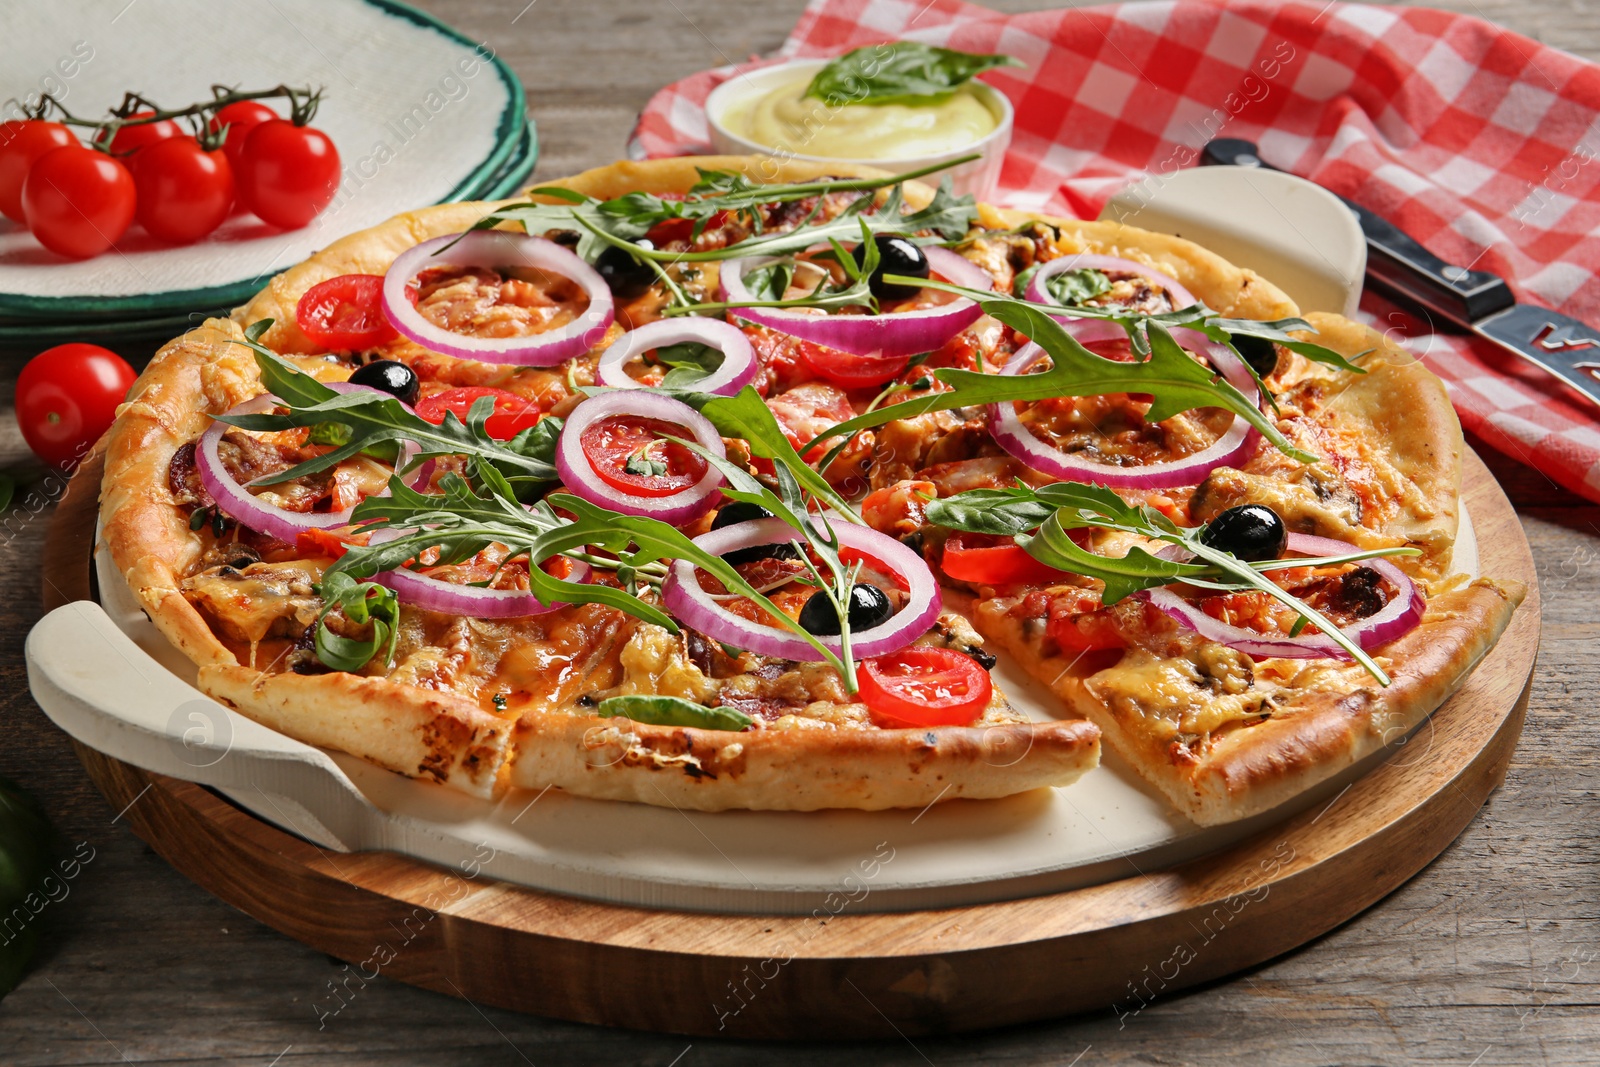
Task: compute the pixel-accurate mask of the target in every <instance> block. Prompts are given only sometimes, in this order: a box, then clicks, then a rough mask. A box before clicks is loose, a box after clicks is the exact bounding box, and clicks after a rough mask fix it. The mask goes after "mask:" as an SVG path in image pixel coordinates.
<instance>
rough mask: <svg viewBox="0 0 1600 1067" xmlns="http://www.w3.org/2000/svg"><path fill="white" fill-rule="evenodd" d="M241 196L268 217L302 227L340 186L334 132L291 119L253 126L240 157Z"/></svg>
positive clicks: (283, 224)
mask: <svg viewBox="0 0 1600 1067" xmlns="http://www.w3.org/2000/svg"><path fill="white" fill-rule="evenodd" d="M238 169H239V173H238V174H236V175H235V176H234V177H235V178H236V179H237V181H238V183H239V200H240V202H241V203H243V204H244V206H245V207H247V208H249V209H250V210H251V211H254V212H255V213H256V215H257V216H259V217H260V218H261V220H262V221H263V222H268V223H271V224H272V225H274V226H277V227H280V228H281V229H285V230H296V229H299V228H300V227H301V226H304V225H305V224H306V223H308V222H310V221H311V220H312V219H314V218H316V217H317V213H318V212H320V211H321V210H322V209H323V208H325V207H327V206H328V205H329V204H330V203H332V202H333V197H334V194H336V193H337V192H338V191H339V151H338V149H336V148H334V147H333V142H332V141H330V140H328V135H327V134H325V133H323V132H322V131H321V130H316V129H312V128H311V127H310V126H296V125H295V124H294V123H292V122H290V121H288V120H287V119H268V120H266V121H265V122H262V123H261V124H259V125H258V126H256V128H255V129H253V130H251V131H250V136H249V137H247V138H245V142H244V149H243V151H242V152H241V154H240V157H239V168H238Z"/></svg>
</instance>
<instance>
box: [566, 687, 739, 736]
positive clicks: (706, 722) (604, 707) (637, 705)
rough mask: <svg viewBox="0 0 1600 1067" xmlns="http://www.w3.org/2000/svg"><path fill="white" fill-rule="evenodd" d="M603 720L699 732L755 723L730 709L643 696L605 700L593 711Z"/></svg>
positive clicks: (675, 698) (665, 697) (728, 728)
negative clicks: (683, 727) (628, 721)
mask: <svg viewBox="0 0 1600 1067" xmlns="http://www.w3.org/2000/svg"><path fill="white" fill-rule="evenodd" d="M594 713H595V714H596V715H598V716H600V717H601V718H603V719H609V718H613V717H615V716H621V717H622V718H625V719H632V720H633V721H634V722H642V723H648V724H649V725H651V726H690V727H694V728H696V729H700V730H734V731H738V730H745V729H748V728H749V727H750V726H751V725H753V724H754V723H755V720H754V719H752V718H751V717H750V716H748V715H746V714H744V713H743V712H740V711H735V710H734V709H733V708H708V707H706V706H705V705H703V704H696V703H695V702H694V701H692V700H684V699H683V698H682V697H667V696H649V695H644V694H638V695H632V696H620V697H607V698H606V699H604V700H602V701H601V702H600V706H599V707H597V708H595V709H594Z"/></svg>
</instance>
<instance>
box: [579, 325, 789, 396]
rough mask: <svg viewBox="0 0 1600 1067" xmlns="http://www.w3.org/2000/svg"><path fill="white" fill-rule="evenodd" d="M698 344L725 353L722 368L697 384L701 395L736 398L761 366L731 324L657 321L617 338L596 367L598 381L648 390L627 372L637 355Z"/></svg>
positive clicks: (751, 349)
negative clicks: (671, 346)
mask: <svg viewBox="0 0 1600 1067" xmlns="http://www.w3.org/2000/svg"><path fill="white" fill-rule="evenodd" d="M684 341H698V342H700V343H701V344H703V345H708V346H710V347H711V348H715V349H716V350H717V351H719V352H721V353H722V366H720V367H718V368H717V369H716V370H715V371H713V372H712V373H711V374H710V375H709V376H707V377H706V378H704V379H702V380H701V381H700V382H699V383H697V384H696V385H695V390H696V391H697V392H701V393H715V394H716V395H718V396H733V395H734V394H735V393H737V392H738V391H739V390H741V389H743V388H744V387H745V386H747V385H749V384H750V383H751V382H752V381H753V380H755V376H756V374H757V372H759V371H760V370H761V364H760V363H758V362H757V361H756V350H755V349H754V348H752V347H751V346H750V338H748V337H746V336H745V335H744V331H743V330H741V329H739V327H737V326H735V325H733V324H732V323H731V322H724V321H722V320H721V319H707V318H702V317H698V316H694V317H687V318H681V319H657V320H656V321H655V322H651V323H647V324H646V325H644V326H641V327H639V328H638V329H637V330H629V331H628V332H627V333H625V334H623V335H622V336H621V337H619V338H617V340H616V342H615V343H614V344H612V346H611V347H610V348H608V349H606V351H605V354H604V355H603V356H601V357H600V363H599V365H598V366H596V367H595V380H597V381H598V382H599V383H600V384H601V385H607V386H610V387H611V388H613V389H646V388H649V387H648V386H646V385H645V384H644V383H643V382H637V381H634V380H633V379H632V378H630V377H628V372H627V371H625V370H624V369H623V366H624V364H626V363H627V362H628V360H630V359H632V358H633V357H634V356H642V355H644V354H645V353H646V352H648V351H650V350H651V349H652V348H660V347H662V346H663V345H675V344H681V343H682V342H684Z"/></svg>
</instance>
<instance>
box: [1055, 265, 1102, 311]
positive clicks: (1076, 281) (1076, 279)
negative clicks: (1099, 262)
mask: <svg viewBox="0 0 1600 1067" xmlns="http://www.w3.org/2000/svg"><path fill="white" fill-rule="evenodd" d="M1044 287H1045V291H1046V292H1048V293H1049V294H1050V296H1051V297H1052V298H1054V300H1055V302H1056V303H1058V304H1063V305H1065V306H1067V307H1076V306H1078V305H1079V304H1087V303H1088V302H1089V301H1091V300H1093V299H1094V298H1095V297H1097V296H1103V295H1105V294H1106V293H1109V292H1110V291H1111V279H1110V278H1108V277H1106V276H1105V274H1104V273H1102V272H1101V271H1097V270H1092V269H1090V268H1088V267H1083V268H1081V269H1079V270H1064V271H1062V272H1061V273H1060V274H1052V275H1051V276H1050V277H1048V278H1046V279H1045V282H1044Z"/></svg>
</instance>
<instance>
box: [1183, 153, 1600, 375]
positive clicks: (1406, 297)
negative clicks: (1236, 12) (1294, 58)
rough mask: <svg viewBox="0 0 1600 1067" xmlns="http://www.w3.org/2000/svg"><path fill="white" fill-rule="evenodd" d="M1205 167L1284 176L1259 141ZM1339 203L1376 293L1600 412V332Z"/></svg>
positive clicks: (1208, 159)
mask: <svg viewBox="0 0 1600 1067" xmlns="http://www.w3.org/2000/svg"><path fill="white" fill-rule="evenodd" d="M1200 163H1201V165H1202V166H1219V165H1220V166H1236V167H1260V168H1263V169H1265V170H1276V169H1277V168H1276V167H1272V166H1270V165H1268V164H1267V163H1266V161H1264V160H1263V159H1262V158H1261V155H1260V152H1259V151H1258V150H1257V148H1256V146H1255V145H1254V144H1253V143H1252V142H1250V141H1244V140H1240V139H1238V138H1234V137H1219V138H1218V139H1216V140H1214V141H1212V142H1210V143H1209V144H1207V145H1206V146H1205V148H1204V149H1203V150H1202V151H1201V153H1200ZM1339 199H1340V200H1341V201H1343V202H1344V203H1345V205H1346V206H1348V207H1349V208H1350V210H1351V211H1352V212H1354V213H1355V216H1356V220H1357V221H1358V222H1359V223H1360V224H1361V232H1362V233H1363V234H1365V235H1366V238H1367V280H1368V282H1369V283H1370V284H1371V285H1372V287H1373V288H1374V289H1376V290H1377V291H1378V292H1381V293H1383V294H1384V295H1385V296H1389V297H1393V298H1396V299H1398V300H1400V301H1402V302H1405V303H1409V304H1416V305H1420V306H1421V307H1422V308H1423V309H1424V310H1426V311H1427V312H1428V313H1429V315H1430V316H1437V317H1439V318H1442V319H1444V320H1446V321H1448V322H1451V323H1454V324H1455V325H1456V326H1459V327H1461V328H1462V329H1464V330H1470V331H1472V332H1473V333H1475V334H1477V335H1478V336H1479V337H1482V338H1484V339H1485V340H1488V341H1493V342H1494V343H1495V344H1498V345H1499V346H1500V347H1502V348H1504V349H1505V350H1506V351H1508V352H1510V353H1512V354H1513V355H1515V356H1517V357H1518V358H1520V359H1524V360H1527V361H1528V362H1530V363H1533V364H1534V365H1536V366H1538V367H1540V368H1542V369H1543V370H1545V371H1548V372H1549V373H1551V374H1553V375H1555V376H1556V377H1558V378H1560V379H1561V380H1562V381H1563V382H1565V383H1566V384H1568V385H1569V386H1571V387H1572V388H1573V389H1575V390H1577V391H1578V392H1579V393H1581V394H1582V395H1583V397H1584V399H1586V400H1588V401H1589V402H1590V403H1591V404H1596V405H1600V331H1596V330H1595V329H1594V328H1592V327H1590V326H1588V325H1586V324H1584V323H1582V322H1579V321H1578V320H1577V319H1575V318H1572V317H1571V316H1570V315H1563V314H1561V312H1559V311H1549V310H1547V309H1545V308H1541V307H1535V306H1534V305H1532V304H1519V303H1517V302H1516V298H1515V297H1513V296H1512V293H1511V288H1510V287H1509V286H1508V285H1506V283H1505V279H1503V278H1501V277H1500V276H1499V275H1497V274H1491V273H1490V272H1488V271H1483V270H1467V269H1466V268H1464V267H1458V266H1455V265H1454V264H1451V263H1446V262H1445V261H1444V260H1442V259H1440V258H1439V257H1438V256H1436V255H1434V254H1433V253H1432V252H1429V251H1428V250H1427V249H1426V248H1423V247H1422V245H1421V244H1419V243H1418V242H1417V241H1416V240H1415V239H1414V238H1412V237H1411V236H1410V235H1409V234H1407V233H1405V232H1404V231H1403V230H1401V229H1400V228H1399V227H1397V226H1395V225H1394V224H1393V223H1391V222H1389V221H1388V220H1387V219H1384V218H1382V217H1380V216H1378V215H1374V214H1373V213H1372V212H1370V211H1368V210H1367V209H1366V208H1364V207H1362V206H1361V205H1360V204H1357V203H1355V202H1354V201H1351V200H1347V199H1345V198H1344V197H1342V196H1341V197H1339Z"/></svg>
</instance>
